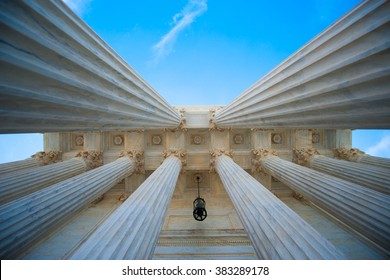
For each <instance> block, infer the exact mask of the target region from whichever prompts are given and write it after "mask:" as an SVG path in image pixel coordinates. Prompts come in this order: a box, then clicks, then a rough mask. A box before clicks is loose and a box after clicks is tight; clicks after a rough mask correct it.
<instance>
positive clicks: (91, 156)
mask: <svg viewBox="0 0 390 280" xmlns="http://www.w3.org/2000/svg"><path fill="white" fill-rule="evenodd" d="M76 157H81V158H82V159H83V160H84V162H85V163H86V165H87V169H88V170H91V169H94V168H97V167H99V166H102V165H103V152H102V151H80V152H78V153H77V155H76Z"/></svg>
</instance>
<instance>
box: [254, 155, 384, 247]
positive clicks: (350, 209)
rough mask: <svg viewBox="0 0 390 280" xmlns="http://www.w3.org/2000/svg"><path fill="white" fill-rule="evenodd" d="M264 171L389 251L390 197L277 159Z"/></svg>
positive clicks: (265, 162) (268, 161) (264, 161)
mask: <svg viewBox="0 0 390 280" xmlns="http://www.w3.org/2000/svg"><path fill="white" fill-rule="evenodd" d="M260 162H261V166H262V168H263V169H264V170H265V171H266V172H267V173H269V174H271V175H272V176H274V177H275V178H277V179H278V180H280V181H281V182H283V183H284V184H285V185H287V186H289V187H290V188H291V189H293V190H294V191H296V192H298V193H300V194H302V195H303V196H305V197H306V198H307V199H309V200H311V201H312V202H313V203H315V204H317V205H318V206H319V207H321V208H322V209H324V210H325V211H327V212H329V213H330V214H332V215H333V216H335V217H336V218H338V219H339V220H340V221H342V222H344V223H345V224H347V225H349V226H350V227H352V228H354V229H355V230H356V231H358V232H360V233H361V234H363V235H364V236H366V237H367V238H369V239H370V240H372V241H373V242H375V243H377V244H378V245H379V246H381V247H383V248H384V249H385V250H387V251H389V250H390V196H388V195H386V194H383V193H380V192H377V191H374V190H371V189H368V188H365V187H362V186H360V185H357V184H355V183H352V182H349V181H345V180H343V179H339V178H336V177H333V176H330V175H327V174H324V173H321V172H318V171H315V170H312V169H309V168H306V167H302V166H299V165H297V164H294V163H291V162H288V161H286V160H283V159H280V158H278V157H276V156H272V157H265V158H261V159H260Z"/></svg>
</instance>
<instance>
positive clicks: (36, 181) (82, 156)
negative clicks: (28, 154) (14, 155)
mask: <svg viewBox="0 0 390 280" xmlns="http://www.w3.org/2000/svg"><path fill="white" fill-rule="evenodd" d="M102 164H103V156H102V152H98V151H89V152H80V153H79V154H78V155H77V156H76V158H73V159H70V160H66V161H63V162H60V163H55V164H51V165H48V166H43V167H39V168H34V169H24V170H20V171H16V172H11V173H6V174H0V204H4V203H7V202H9V201H12V200H14V199H17V198H19V197H22V196H25V195H27V194H30V193H33V192H35V191H38V190H41V189H44V188H46V187H48V186H50V185H53V184H55V183H58V182H61V181H64V180H66V179H68V178H71V177H74V176H76V175H78V174H80V173H83V172H85V171H87V170H91V169H93V168H95V167H99V166H101V165H102Z"/></svg>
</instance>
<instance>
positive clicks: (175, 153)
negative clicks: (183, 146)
mask: <svg viewBox="0 0 390 280" xmlns="http://www.w3.org/2000/svg"><path fill="white" fill-rule="evenodd" d="M170 156H174V157H177V158H178V159H180V161H181V164H182V167H183V166H185V165H187V161H186V156H187V153H186V152H185V151H183V150H176V149H170V150H165V151H164V152H163V157H164V159H166V158H168V157H170Z"/></svg>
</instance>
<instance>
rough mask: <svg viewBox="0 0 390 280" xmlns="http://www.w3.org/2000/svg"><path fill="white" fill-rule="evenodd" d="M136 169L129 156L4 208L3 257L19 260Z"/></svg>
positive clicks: (0, 220) (0, 216)
mask: <svg viewBox="0 0 390 280" xmlns="http://www.w3.org/2000/svg"><path fill="white" fill-rule="evenodd" d="M133 170H134V160H133V159H131V158H128V157H123V158H119V159H117V160H116V161H114V162H112V163H109V164H107V165H104V166H102V167H99V168H96V169H94V170H91V171H88V172H86V173H83V174H80V175H77V176H75V177H73V178H70V179H68V180H65V181H62V182H60V183H57V184H55V185H52V186H50V187H48V188H45V189H43V190H40V191H37V192H34V193H32V194H30V195H27V196H24V197H22V198H19V199H17V200H14V201H11V202H9V203H7V204H4V205H2V206H0V257H1V259H11V258H16V257H17V256H18V255H19V254H20V253H21V252H23V251H24V250H25V249H27V248H28V247H30V246H31V245H32V244H33V243H34V242H36V241H37V240H39V239H41V238H42V237H44V236H46V235H47V234H48V233H49V232H50V231H51V230H53V229H55V228H56V227H58V226H60V225H62V224H63V222H64V221H65V220H66V219H67V218H69V217H70V216H71V215H72V214H74V213H75V212H77V211H78V210H80V209H82V208H83V207H85V206H86V205H88V204H89V203H91V202H92V201H93V200H94V199H96V198H97V197H98V196H99V195H102V194H104V193H105V192H106V191H108V190H109V189H110V188H111V187H113V186H115V185H116V184H117V183H118V182H120V181H121V180H122V179H123V178H125V177H126V176H129V175H130V174H131V173H132V172H133Z"/></svg>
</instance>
